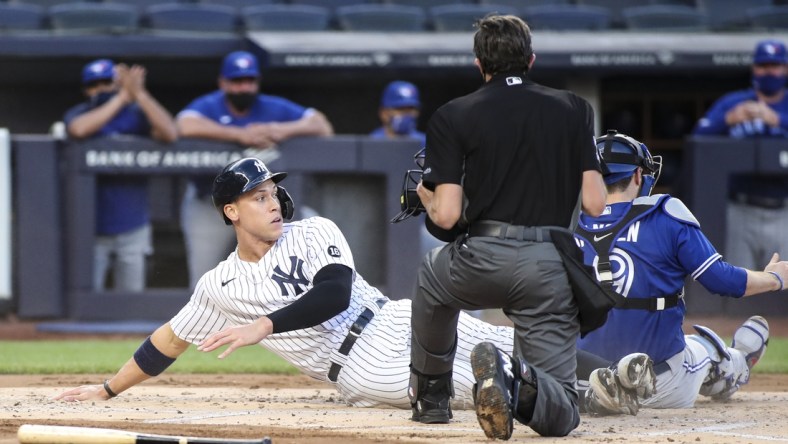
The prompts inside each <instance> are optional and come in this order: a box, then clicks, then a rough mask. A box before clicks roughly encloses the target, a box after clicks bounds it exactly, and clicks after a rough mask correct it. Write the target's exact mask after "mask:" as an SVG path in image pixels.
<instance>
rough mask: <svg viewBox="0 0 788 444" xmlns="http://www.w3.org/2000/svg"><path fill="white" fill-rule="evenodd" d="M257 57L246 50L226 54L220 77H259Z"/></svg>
mask: <svg viewBox="0 0 788 444" xmlns="http://www.w3.org/2000/svg"><path fill="white" fill-rule="evenodd" d="M259 76H260V70H259V69H258V67H257V57H255V56H254V54H252V53H250V52H246V51H235V52H231V53H229V54H227V56H226V57H225V58H224V61H223V62H222V77H224V78H225V79H238V78H241V77H259Z"/></svg>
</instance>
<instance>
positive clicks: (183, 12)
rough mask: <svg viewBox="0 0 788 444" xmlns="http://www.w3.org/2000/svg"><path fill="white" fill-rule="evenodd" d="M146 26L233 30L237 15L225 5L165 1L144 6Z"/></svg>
mask: <svg viewBox="0 0 788 444" xmlns="http://www.w3.org/2000/svg"><path fill="white" fill-rule="evenodd" d="M145 17H146V20H147V25H148V28H150V29H154V30H166V31H194V32H235V31H236V30H237V27H238V15H237V11H236V9H235V8H233V7H232V6H227V5H212V4H205V3H166V4H161V5H153V6H149V7H147V8H145Z"/></svg>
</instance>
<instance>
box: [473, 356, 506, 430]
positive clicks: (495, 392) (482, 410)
mask: <svg viewBox="0 0 788 444" xmlns="http://www.w3.org/2000/svg"><path fill="white" fill-rule="evenodd" d="M471 367H472V368H473V376H474V377H475V378H476V386H475V390H476V391H475V396H474V405H475V407H476V419H478V420H479V425H481V426H482V430H484V434H485V435H487V437H488V438H493V439H509V438H511V437H512V430H513V427H514V424H513V414H512V387H513V385H514V373H513V372H512V360H511V358H509V356H507V355H506V354H505V353H503V352H502V351H500V350H498V349H497V348H496V347H495V346H494V345H493V344H491V343H489V342H482V343H480V344H478V345H476V347H474V348H473V351H472V352H471Z"/></svg>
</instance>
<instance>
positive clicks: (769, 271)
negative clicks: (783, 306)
mask: <svg viewBox="0 0 788 444" xmlns="http://www.w3.org/2000/svg"><path fill="white" fill-rule="evenodd" d="M786 283H788V261H781V260H780V255H779V254H777V253H774V254H773V255H772V260H771V261H769V264H768V265H766V268H764V269H763V271H752V270H747V288H746V289H745V290H744V296H750V295H754V294H759V293H765V292H767V291H780V290H785V288H786Z"/></svg>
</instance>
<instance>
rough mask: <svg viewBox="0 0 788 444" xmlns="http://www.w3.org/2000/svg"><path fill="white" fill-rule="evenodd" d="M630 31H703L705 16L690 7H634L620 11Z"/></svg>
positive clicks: (705, 27)
mask: <svg viewBox="0 0 788 444" xmlns="http://www.w3.org/2000/svg"><path fill="white" fill-rule="evenodd" d="M622 14H623V16H624V22H625V23H626V26H627V28H628V29H630V30H659V31H703V30H706V29H707V26H706V15H705V14H703V13H702V12H700V11H698V10H697V9H695V8H692V7H690V6H681V5H650V6H634V7H631V8H626V9H624V10H623V11H622Z"/></svg>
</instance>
